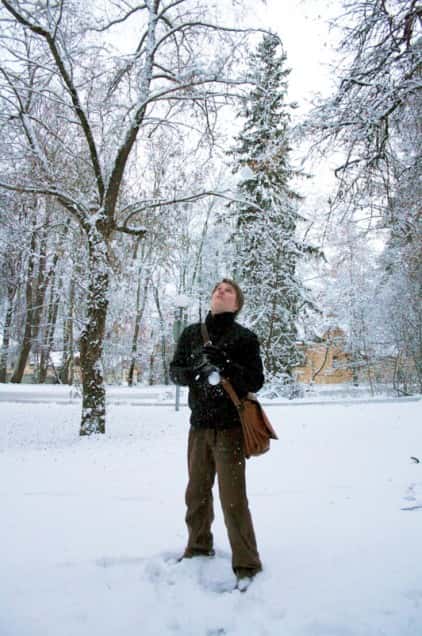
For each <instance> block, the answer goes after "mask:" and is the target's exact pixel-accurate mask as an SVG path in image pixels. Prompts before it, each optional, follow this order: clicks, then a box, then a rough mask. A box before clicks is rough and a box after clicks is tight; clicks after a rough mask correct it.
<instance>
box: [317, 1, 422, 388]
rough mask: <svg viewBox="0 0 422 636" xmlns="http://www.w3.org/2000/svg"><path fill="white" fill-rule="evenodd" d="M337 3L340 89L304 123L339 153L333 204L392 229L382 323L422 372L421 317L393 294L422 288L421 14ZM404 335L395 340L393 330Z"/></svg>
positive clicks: (399, 5)
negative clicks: (389, 277)
mask: <svg viewBox="0 0 422 636" xmlns="http://www.w3.org/2000/svg"><path fill="white" fill-rule="evenodd" d="M342 5H343V8H344V12H343V14H342V15H341V16H340V17H339V18H338V19H337V20H336V22H335V24H336V26H337V27H338V28H340V29H341V30H342V33H343V38H342V41H341V43H340V46H339V52H340V54H342V56H343V59H342V66H341V67H339V68H338V69H337V89H336V91H335V92H334V94H333V95H332V96H331V97H330V98H328V99H326V100H324V101H323V102H321V103H320V104H319V105H318V107H317V108H316V109H315V111H314V112H313V113H312V115H311V117H310V118H309V120H308V123H307V126H308V129H309V130H310V131H312V132H313V133H314V134H316V138H317V140H318V143H319V147H320V148H322V149H323V150H324V151H328V152H329V153H332V152H333V151H337V152H338V154H339V155H340V156H341V157H342V160H341V162H340V165H338V166H337V169H336V176H337V178H338V188H337V193H336V196H335V197H334V199H333V203H334V207H335V206H336V205H337V206H338V207H339V208H341V210H342V218H343V220H344V219H345V218H350V217H351V216H353V217H354V218H355V219H357V220H359V219H361V218H362V217H368V218H369V219H370V220H371V221H374V220H375V224H372V225H373V227H375V226H378V228H383V229H387V230H388V231H389V232H390V238H389V239H388V240H387V243H386V250H385V254H384V256H383V263H384V267H385V272H386V273H387V274H389V275H390V276H392V280H390V281H389V280H388V276H385V277H384V279H383V286H384V291H385V292H386V291H387V289H389V290H390V291H389V293H386V295H384V296H383V295H382V294H381V293H380V296H379V297H380V299H381V298H383V301H380V302H383V309H384V310H386V307H387V305H388V302H387V299H388V298H389V299H390V300H392V299H393V298H394V303H393V304H390V309H389V311H388V312H386V311H385V313H384V320H386V321H387V324H386V327H387V328H388V329H389V331H390V333H391V334H394V339H393V340H394V341H395V345H394V347H395V351H396V354H397V352H398V351H400V350H406V351H410V350H411V351H412V352H413V353H412V356H411V357H412V358H414V357H415V353H416V352H417V351H419V353H418V354H417V356H416V358H418V360H416V362H415V366H416V368H417V369H421V367H422V352H421V350H420V332H421V323H420V312H418V311H417V310H416V311H415V312H413V310H412V312H411V313H412V315H413V318H412V320H407V319H408V318H409V314H407V315H406V310H405V309H404V306H405V305H404V304H403V303H402V302H400V294H399V293H398V290H399V289H400V288H401V289H402V294H403V299H404V298H405V297H409V296H408V294H413V295H414V298H417V297H419V298H420V293H421V285H422V263H421V258H420V244H421V240H422V218H421V207H420V201H421V193H422V192H421V185H420V174H421V165H422V154H421V148H422V127H421V118H422V90H421V89H422V81H421V77H422V76H421V52H422V31H421V25H422V10H421V6H420V3H419V2H417V1H416V0H360V1H359V2H354V1H352V0H343V1H342ZM398 281H400V285H399V284H398ZM410 290H413V291H412V292H411V291H410ZM416 302H417V301H416ZM380 309H382V308H381V307H380ZM418 316H419V319H417V318H418ZM388 321H391V324H388ZM399 323H400V324H402V325H403V329H400V330H399V329H398V328H397V326H398V324H399ZM404 324H406V325H407V326H406V328H404ZM405 332H406V338H405V339H404V340H403V343H402V344H400V342H399V338H398V334H399V333H401V334H403V337H404V333H405ZM412 333H413V336H412V335H411V334H412ZM409 339H410V340H412V342H413V344H412V346H410V341H409ZM390 340H391V339H390ZM391 344H392V341H391V342H390V346H391ZM409 355H410V354H409ZM419 375H420V371H419Z"/></svg>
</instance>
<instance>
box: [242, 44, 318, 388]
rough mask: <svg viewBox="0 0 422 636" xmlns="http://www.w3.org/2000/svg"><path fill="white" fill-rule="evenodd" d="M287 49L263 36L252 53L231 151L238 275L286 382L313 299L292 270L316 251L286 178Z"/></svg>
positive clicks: (266, 349) (277, 377)
mask: <svg viewBox="0 0 422 636" xmlns="http://www.w3.org/2000/svg"><path fill="white" fill-rule="evenodd" d="M285 64H286V54H285V52H284V50H283V49H282V45H281V42H280V40H279V38H278V37H277V36H275V35H271V34H269V35H265V36H264V38H263V39H262V41H261V43H260V44H259V45H258V48H257V51H256V53H254V54H252V55H251V57H250V66H249V73H250V81H251V82H252V83H253V88H252V90H251V92H250V94H249V95H248V97H247V99H246V100H245V102H244V106H243V111H242V112H241V113H240V116H243V117H244V119H245V123H244V125H243V129H242V130H241V132H240V134H239V135H238V136H237V137H236V139H235V141H236V147H235V148H234V149H233V150H232V151H231V153H230V154H231V155H232V156H233V158H234V163H235V165H234V169H233V172H234V173H238V174H239V182H238V186H237V188H238V190H237V197H236V198H237V199H238V200H239V202H237V203H235V204H234V206H232V209H234V213H235V217H236V232H235V236H234V242H235V250H236V255H235V276H236V277H237V279H238V280H239V281H240V283H241V284H243V286H244V288H245V290H246V292H247V297H248V303H247V306H248V309H247V311H248V315H247V318H248V322H249V324H250V325H251V326H252V327H253V328H254V330H255V331H256V332H257V334H258V337H259V338H260V341H261V346H262V353H263V359H264V365H265V369H266V373H267V378H268V379H269V380H272V381H273V382H274V381H275V382H276V383H277V384H286V383H288V384H290V382H291V379H292V370H293V367H294V366H295V365H297V364H299V363H300V360H301V355H300V352H299V350H298V348H297V344H296V340H297V322H298V318H299V315H300V314H301V312H303V311H304V310H306V307H311V306H312V303H311V300H310V298H309V294H308V291H307V290H306V289H304V287H303V285H302V283H301V281H300V280H299V277H298V273H297V265H298V262H299V260H300V259H302V258H304V257H305V255H307V254H311V253H315V252H316V250H315V249H314V248H312V247H311V246H310V245H306V244H305V243H304V242H302V241H301V240H300V239H298V237H297V225H298V222H299V220H301V219H302V217H301V216H300V215H299V213H298V203H299V201H300V200H301V198H302V197H301V196H300V195H299V194H298V193H297V192H296V191H295V190H294V189H293V188H292V186H291V182H292V180H293V179H294V178H296V177H298V176H299V175H300V174H301V173H300V172H299V171H297V170H295V169H294V168H293V167H292V165H291V161H290V151H291V149H290V147H289V140H288V130H289V125H290V121H291V116H290V111H291V109H292V108H293V107H294V105H291V104H287V103H286V93H287V77H288V75H289V73H290V70H289V69H287V68H286V67H285Z"/></svg>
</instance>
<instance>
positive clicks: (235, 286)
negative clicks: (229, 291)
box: [211, 278, 245, 315]
mask: <svg viewBox="0 0 422 636" xmlns="http://www.w3.org/2000/svg"><path fill="white" fill-rule="evenodd" d="M221 283H227V285H230V286H231V287H233V289H234V291H235V292H236V300H237V309H236V311H235V312H234V313H235V315H237V314H238V313H239V311H240V310H241V309H242V307H243V305H244V303H245V297H244V295H243V292H242V290H241V289H240V287H239V285H238V284H237V283H236V282H235V281H234V280H231V278H222V279H221V280H220V281H218V283H216V284H215V286H214V289H213V290H212V294H213V293H214V292H215V290H216V289H217V287H218V286H219V285H221ZM212 294H211V296H212Z"/></svg>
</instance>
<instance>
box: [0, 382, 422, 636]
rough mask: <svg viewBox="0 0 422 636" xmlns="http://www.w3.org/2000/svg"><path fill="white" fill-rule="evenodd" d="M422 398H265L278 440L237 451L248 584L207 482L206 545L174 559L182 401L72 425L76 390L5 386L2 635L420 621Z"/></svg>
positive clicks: (307, 631) (349, 632) (131, 634)
mask: <svg viewBox="0 0 422 636" xmlns="http://www.w3.org/2000/svg"><path fill="white" fill-rule="evenodd" d="M9 388H10V387H9ZM15 388H16V387H13V389H15ZM20 390H21V392H22V393H24V392H25V390H26V391H33V390H34V387H32V386H28V387H20ZM2 393H3V397H6V391H5V390H3V391H2ZM121 394H122V395H123V394H124V391H122V392H121ZM421 404H422V403H421V401H412V402H411V401H409V402H399V401H395V402H389V403H380V402H373V403H367V404H363V403H354V402H352V401H350V402H348V403H345V404H332V403H326V404H321V405H310V404H306V403H302V404H301V405H300V406H299V407H298V406H297V404H296V406H295V407H293V405H291V406H290V405H285V404H284V405H283V407H282V408H281V405H275V404H274V405H272V406H268V407H267V412H268V414H269V416H270V419H271V421H272V422H273V424H274V425H275V427H276V429H277V432H278V434H279V437H280V439H279V441H276V442H273V444H272V449H271V451H270V453H268V454H267V455H266V456H263V457H261V458H257V459H252V460H249V461H248V463H247V471H248V491H249V501H250V506H251V510H252V515H253V519H254V524H255V530H256V534H257V539H258V544H259V548H260V554H261V558H262V560H263V564H264V571H263V572H262V573H261V574H260V575H258V577H257V578H256V580H255V582H254V583H253V584H252V586H251V587H250V588H249V589H248V591H247V592H245V593H243V594H242V593H240V592H239V591H231V588H232V586H233V583H234V578H233V575H232V573H231V569H230V550H229V546H228V542H227V537H226V532H225V528H224V524H223V520H222V515H221V510H220V507H219V504H218V499H217V497H216V520H215V523H214V526H213V531H214V537H215V547H216V550H217V554H216V557H214V558H213V559H196V560H190V561H182V562H181V563H177V561H176V559H177V556H179V555H180V554H181V552H182V550H183V548H184V544H185V539H186V530H185V525H184V489H185V485H186V466H185V459H186V437H187V429H188V424H187V421H188V415H189V412H188V409H187V408H186V407H183V408H182V409H181V410H180V411H179V412H177V413H176V412H175V411H174V407H173V406H172V405H170V404H164V403H163V404H162V405H161V406H156V407H151V406H143V405H137V406H135V405H131V404H130V403H128V402H127V401H126V402H124V401H122V402H121V403H113V402H110V403H109V406H108V416H107V433H106V435H102V436H95V438H93V437H91V438H86V437H83V438H80V437H79V436H78V427H79V418H80V402H79V401H75V402H73V403H72V402H70V403H68V404H64V403H61V404H59V403H55V402H53V401H50V402H48V403H33V404H30V405H28V404H24V403H18V402H11V401H10V402H5V401H3V402H1V403H0V506H1V512H2V515H1V518H2V522H1V525H0V537H1V541H0V562H1V569H0V599H1V600H0V634H1V636H85V635H86V636H88V635H89V636H92V634H94V633H100V634H102V635H104V636H108V635H110V636H112V635H113V636H115V635H116V634H119V635H123V636H135V635H136V636H139V634H142V635H143V636H170V635H180V636H206V635H207V636H211V635H212V634H213V635H216V634H230V635H232V636H235V635H242V636H244V635H245V634H250V635H252V636H258V635H259V636H273V635H274V636H276V635H277V636H278V635H281V634H283V635H286V636H364V635H365V636H420V634H421V633H422V559H421V547H420V545H421V544H420V536H421V524H422V462H421V463H420V464H417V463H414V462H412V461H411V459H410V457H412V456H413V457H419V458H420V459H421V460H422V429H421V426H420V422H421V421H422V418H421V411H422V408H421Z"/></svg>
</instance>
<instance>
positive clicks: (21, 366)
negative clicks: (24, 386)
mask: <svg viewBox="0 0 422 636" xmlns="http://www.w3.org/2000/svg"><path fill="white" fill-rule="evenodd" d="M36 244H37V235H36V232H35V230H33V232H32V236H31V244H30V248H29V249H30V254H29V261H28V271H27V277H26V285H25V301H26V310H25V311H26V316H25V329H24V334H23V339H22V344H21V348H20V351H19V357H18V360H17V362H16V365H15V369H14V371H13V374H12V377H11V378H10V381H11V382H13V383H15V384H19V383H20V382H22V378H23V374H24V371H25V367H26V363H27V361H28V356H29V352H30V351H31V345H32V340H31V338H32V318H33V303H32V287H33V276H34V267H35V249H36Z"/></svg>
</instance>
